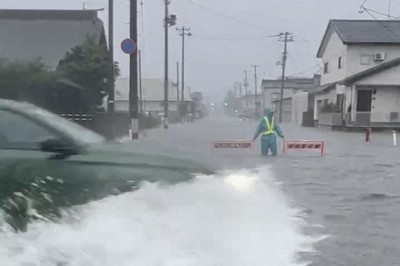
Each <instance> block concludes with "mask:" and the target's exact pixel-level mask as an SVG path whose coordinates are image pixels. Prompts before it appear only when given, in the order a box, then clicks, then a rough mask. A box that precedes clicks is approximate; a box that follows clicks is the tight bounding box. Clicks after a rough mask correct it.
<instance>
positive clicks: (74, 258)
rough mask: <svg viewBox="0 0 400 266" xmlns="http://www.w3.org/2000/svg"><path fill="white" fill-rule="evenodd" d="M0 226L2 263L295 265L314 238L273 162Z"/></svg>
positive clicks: (148, 188) (56, 265)
mask: <svg viewBox="0 0 400 266" xmlns="http://www.w3.org/2000/svg"><path fill="white" fill-rule="evenodd" d="M74 213H75V216H73V217H72V216H70V215H66V216H65V217H64V218H63V220H62V223H60V224H54V223H53V224H49V223H37V224H34V225H32V226H31V227H30V229H29V231H28V232H27V233H23V234H15V233H11V232H3V233H1V232H0V261H1V265H2V266H59V265H62V266H99V265H100V266H103V265H104V266H114V265H118V266H132V265H138V266H141V265H143V266H152V265H156V266H158V265H159V266H181V265H182V266H204V265H230V266H236V265H237V266H243V265H253V266H257V265H263V266H264V265H269V266H288V265H295V260H296V253H297V252H299V251H301V250H302V249H308V247H310V243H309V242H308V241H307V238H306V237H305V236H303V235H302V234H301V230H300V229H301V228H300V222H299V221H298V219H297V220H296V213H297V211H296V210H295V209H292V208H290V207H289V205H288V203H287V201H286V200H285V198H284V197H283V195H282V194H281V192H280V189H279V187H278V186H277V185H276V183H274V180H273V178H272V177H271V173H270V172H269V170H268V169H265V168H264V169H259V170H258V171H252V172H250V171H245V170H244V171H240V172H235V173H224V174H221V175H219V176H215V177H209V178H199V179H198V180H196V181H195V182H193V183H184V184H179V185H174V186H171V187H160V186H159V185H154V184H144V186H143V187H142V188H141V189H140V190H138V191H136V192H132V193H126V194H123V195H119V196H116V197H110V198H107V199H104V200H101V201H97V202H93V203H91V204H88V205H85V206H81V207H77V208H74Z"/></svg>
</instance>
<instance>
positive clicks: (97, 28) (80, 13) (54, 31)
mask: <svg viewBox="0 0 400 266" xmlns="http://www.w3.org/2000/svg"><path fill="white" fill-rule="evenodd" d="M88 37H90V38H93V39H94V40H95V41H96V42H97V43H104V44H105V45H106V40H105V33H104V26H103V22H102V21H101V20H100V19H99V18H98V17H97V12H96V11H94V10H0V40H1V41H0V59H1V60H2V61H6V62H7V61H8V62H15V61H17V62H26V61H35V60H40V61H41V62H42V63H43V64H45V65H46V66H47V67H49V68H51V69H55V68H56V67H57V65H58V63H59V61H60V60H61V59H62V58H64V56H65V54H66V52H68V51H70V50H71V49H72V48H74V47H76V46H78V45H81V44H82V43H84V42H85V40H86V39H87V38H88Z"/></svg>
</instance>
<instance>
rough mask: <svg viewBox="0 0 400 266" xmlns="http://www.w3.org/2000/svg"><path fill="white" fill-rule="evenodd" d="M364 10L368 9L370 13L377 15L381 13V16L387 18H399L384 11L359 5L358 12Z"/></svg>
mask: <svg viewBox="0 0 400 266" xmlns="http://www.w3.org/2000/svg"><path fill="white" fill-rule="evenodd" d="M364 11H369V12H371V13H375V14H378V15H381V16H384V17H388V18H394V19H400V17H399V16H392V15H390V14H386V13H383V12H380V11H377V10H374V9H371V8H367V7H361V11H360V13H363V12H364Z"/></svg>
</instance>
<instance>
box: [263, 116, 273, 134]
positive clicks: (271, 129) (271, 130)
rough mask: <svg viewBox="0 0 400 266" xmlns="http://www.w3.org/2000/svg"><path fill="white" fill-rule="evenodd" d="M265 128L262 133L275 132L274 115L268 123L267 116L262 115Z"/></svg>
mask: <svg viewBox="0 0 400 266" xmlns="http://www.w3.org/2000/svg"><path fill="white" fill-rule="evenodd" d="M264 120H265V124H266V126H267V130H266V131H264V133H263V135H271V134H275V117H273V118H272V123H269V120H268V117H266V116H265V117H264Z"/></svg>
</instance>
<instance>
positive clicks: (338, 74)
mask: <svg viewBox="0 0 400 266" xmlns="http://www.w3.org/2000/svg"><path fill="white" fill-rule="evenodd" d="M346 53H347V46H346V45H344V44H343V42H342V40H341V39H340V38H339V36H338V35H337V33H336V32H333V33H332V34H331V36H330V37H329V40H328V44H327V46H326V49H325V52H324V54H323V57H322V63H323V65H324V64H325V63H328V64H329V73H324V72H323V71H322V76H321V85H325V84H329V83H333V82H336V81H339V80H342V79H344V78H345V77H346V65H347V63H346V62H347V61H348V59H347V56H346ZM339 57H342V60H343V68H342V69H339V68H338V59H339Z"/></svg>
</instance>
